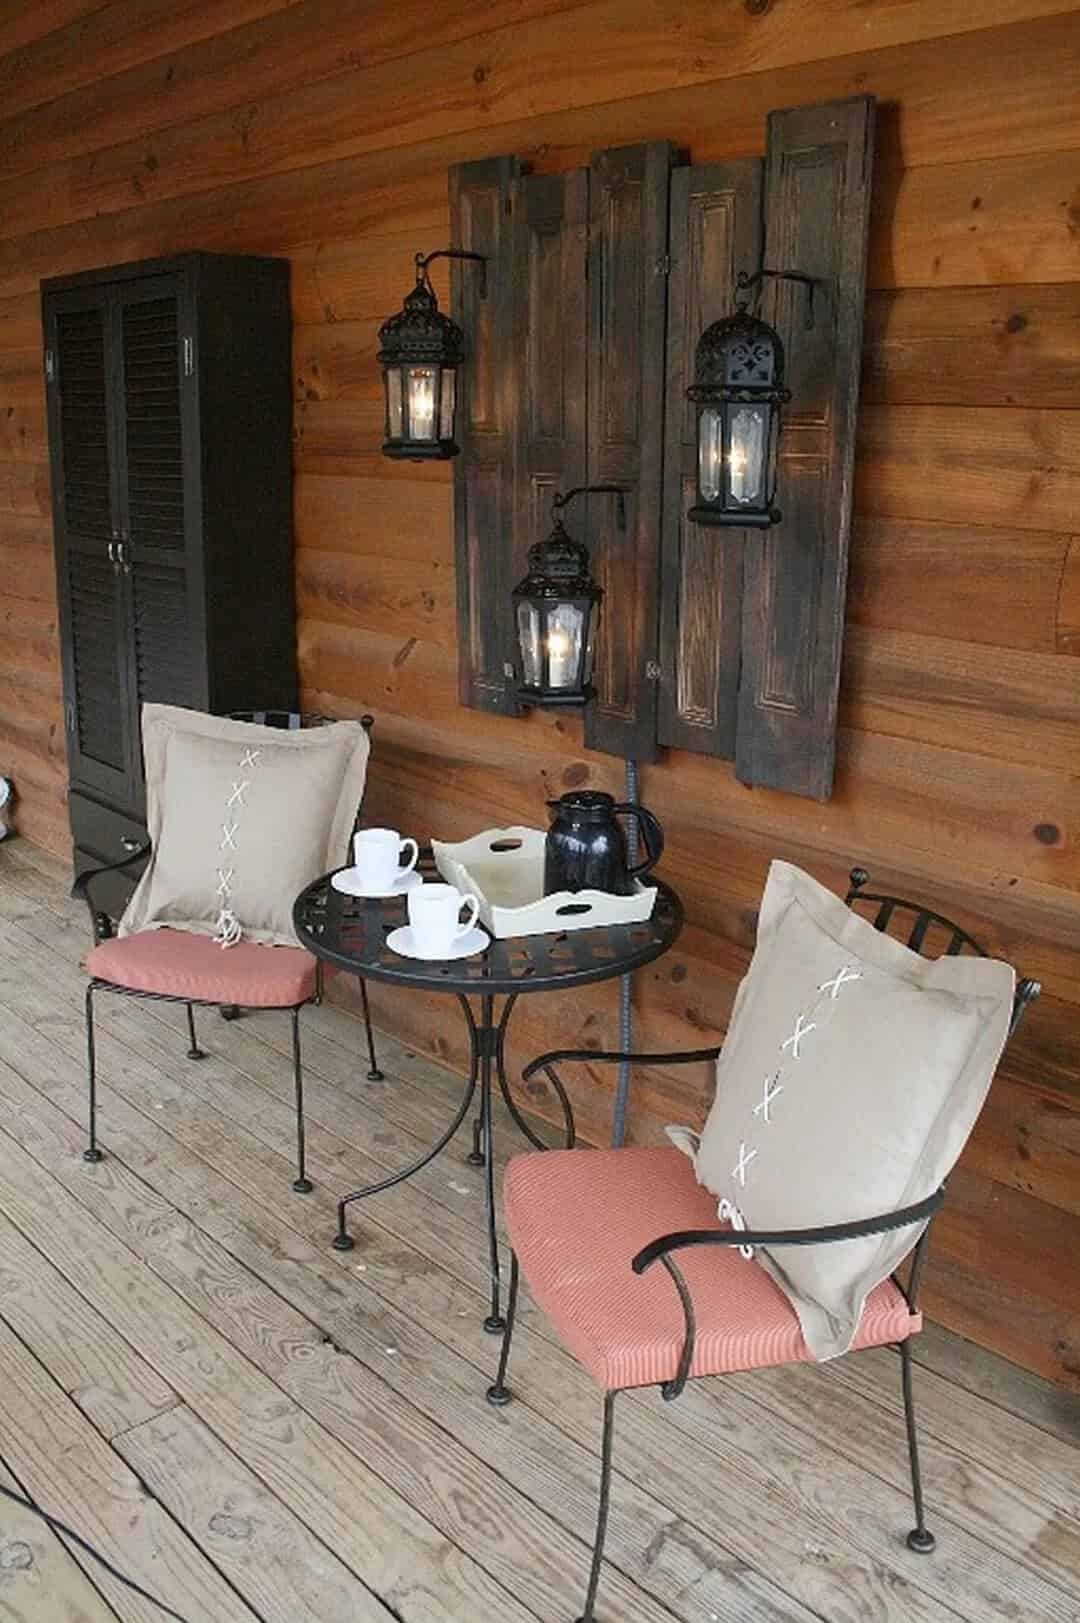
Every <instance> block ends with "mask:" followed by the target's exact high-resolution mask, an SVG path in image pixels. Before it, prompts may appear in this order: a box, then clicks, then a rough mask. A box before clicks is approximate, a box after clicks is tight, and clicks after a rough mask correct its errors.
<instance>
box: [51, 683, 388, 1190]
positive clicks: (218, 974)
mask: <svg viewBox="0 0 1080 1623" xmlns="http://www.w3.org/2000/svg"><path fill="white" fill-rule="evenodd" d="M232 719H233V720H235V721H250V722H255V723H257V724H259V725H261V726H269V727H281V728H288V729H292V728H296V727H316V726H322V725H324V724H325V723H326V722H328V721H329V720H330V719H331V718H330V717H328V716H322V715H316V714H313V713H309V712H297V711H287V710H243V711H235V712H234V713H233V717H232ZM361 719H362V722H363V725H364V727H365V728H367V730H368V731H369V732H370V730H371V728H372V727H373V726H374V718H373V717H371V716H364V717H362V718H361ZM359 816H360V809H359V807H358V808H357V813H356V821H357V822H358V821H359ZM150 849H151V847H150V842H149V840H147V841H146V842H145V843H143V844H139V845H135V846H134V847H133V848H132V850H130V851H129V852H128V853H127V855H126V856H125V857H123V858H122V860H121V861H119V862H110V863H106V864H104V865H103V866H101V867H98V868H89V869H87V870H86V871H85V872H83V873H81V874H80V875H79V876H78V878H77V879H76V880H75V883H74V885H73V886H72V888H71V894H72V896H74V897H76V898H77V899H80V900H82V901H84V902H85V903H86V905H87V907H88V909H89V912H90V922H91V927H92V929H93V935H94V948H93V950H92V951H91V953H90V954H89V956H88V959H87V969H88V971H89V973H90V979H89V981H88V982H87V986H86V1062H87V1082H88V1089H89V1142H88V1144H87V1147H86V1149H85V1150H84V1151H83V1159H84V1160H86V1161H100V1160H101V1158H102V1153H103V1152H102V1150H101V1147H100V1145H99V1144H98V1140H97V1055H96V1049H95V1041H94V995H95V993H97V992H116V993H119V994H120V995H121V996H123V997H135V998H147V999H149V1000H150V1001H152V1002H160V1003H182V1004H184V1006H185V1007H186V1010H187V1029H188V1051H187V1054H188V1058H189V1059H191V1060H200V1059H203V1058H205V1053H204V1050H203V1049H202V1048H200V1046H199V1043H198V1039H197V1036H196V1031H195V1009H196V1008H197V1007H198V1008H217V1009H218V1010H219V1011H220V1013H221V1015H222V1017H223V1018H224V1019H226V1020H233V1019H236V1018H237V1017H238V1016H239V1015H240V1013H241V1010H243V1009H251V1010H255V1009H276V1010H280V1011H281V1012H283V1013H288V1014H289V1015H290V1016H291V1020H292V1054H293V1078H294V1083H295V1090H296V1177H295V1179H294V1180H293V1185H292V1187H293V1188H294V1189H295V1190H296V1192H297V1194H308V1193H310V1191H311V1189H312V1187H313V1185H312V1183H311V1180H310V1178H309V1177H308V1176H307V1168H306V1164H305V1146H304V1073H303V1060H302V1054H301V1047H300V1011H301V1009H303V1008H306V1007H307V1006H308V1005H309V1004H313V1003H321V1001H322V995H323V966H322V963H321V961H319V960H316V959H314V958H312V957H311V955H310V954H309V953H307V952H304V951H303V949H302V948H300V947H295V948H290V947H260V946H258V945H256V944H253V943H241V945H240V946H238V947H235V948H232V949H230V951H229V952H227V953H222V952H220V951H215V952H213V953H212V954H211V953H210V952H208V950H207V949H208V946H209V944H210V943H209V938H208V937H205V936H192V935H185V933H184V932H182V931H177V930H169V931H149V932H145V934H146V936H147V943H146V951H147V954H148V955H150V956H151V957H152V958H153V962H152V963H144V964H141V965H140V966H139V971H140V972H139V973H137V974H135V973H132V974H130V976H129V973H128V969H127V966H125V965H124V964H122V963H121V962H120V954H118V953H116V952H115V950H114V951H113V952H112V953H110V952H109V950H108V948H107V947H106V944H107V943H111V942H113V941H114V940H115V928H114V920H113V917H112V916H111V914H110V913H109V911H108V910H107V908H105V907H104V906H103V905H101V903H100V898H99V900H98V901H97V902H95V899H94V887H95V885H100V881H101V880H102V878H103V876H106V875H115V874H119V873H122V872H123V871H124V870H125V869H128V868H131V867H132V866H133V865H134V864H136V863H139V862H141V861H142V860H143V859H144V858H146V857H147V856H149V854H150ZM170 938H171V939H170ZM127 939H128V940H129V941H134V940H135V939H136V938H135V937H128V938H127ZM140 939H141V937H140ZM102 948H105V949H106V950H105V951H100V950H99V949H102ZM95 959H97V964H95ZM113 959H115V960H116V962H115V963H114V962H113ZM133 967H134V966H133ZM170 985H173V986H175V987H179V986H181V985H182V986H183V988H184V989H183V990H182V991H181V990H172V991H170V990H165V989H164V988H166V987H168V986H170ZM150 986H152V987H153V988H154V989H152V990H151V989H148V987H150ZM193 988H194V989H195V990H192V989H193ZM200 989H202V990H203V994H204V995H202V996H199V995H197V992H198V990H200ZM360 996H361V1002H362V1006H363V1014H364V1026H365V1029H366V1033H367V1049H368V1060H369V1069H368V1073H367V1074H368V1078H369V1080H371V1081H382V1079H383V1073H382V1072H381V1071H380V1069H379V1066H378V1061H377V1059H376V1056H375V1037H374V1033H373V1031H372V1028H371V1012H370V1009H369V1007H368V995H367V986H366V985H365V983H364V981H362V980H361V981H360Z"/></svg>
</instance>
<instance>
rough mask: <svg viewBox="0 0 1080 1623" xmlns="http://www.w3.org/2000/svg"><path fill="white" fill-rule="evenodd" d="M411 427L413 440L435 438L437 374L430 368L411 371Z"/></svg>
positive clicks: (416, 367) (412, 369)
mask: <svg viewBox="0 0 1080 1623" xmlns="http://www.w3.org/2000/svg"><path fill="white" fill-rule="evenodd" d="M409 427H410V429H411V432H412V437H413V439H416V440H433V439H434V438H435V372H434V370H433V368H431V367H429V366H414V367H411V368H410V371H409Z"/></svg>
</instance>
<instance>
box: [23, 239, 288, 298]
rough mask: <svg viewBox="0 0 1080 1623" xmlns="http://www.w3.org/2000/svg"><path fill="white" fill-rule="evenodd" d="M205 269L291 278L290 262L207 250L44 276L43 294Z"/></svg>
mask: <svg viewBox="0 0 1080 1623" xmlns="http://www.w3.org/2000/svg"><path fill="white" fill-rule="evenodd" d="M201 265H221V266H225V265H245V266H250V267H251V268H253V269H254V267H256V266H260V267H264V268H265V269H266V270H267V272H268V273H271V274H273V273H274V272H276V273H277V274H279V275H282V276H286V277H287V276H288V273H289V268H290V262H289V260H287V259H280V258H273V257H271V256H269V255H266V254H215V253H209V252H207V251H206V250H204V249H201V248H200V249H192V250H189V251H188V252H186V253H180V254H167V255H165V256H163V257H162V258H159V259H133V260H126V261H125V262H124V263H123V264H119V265H101V266H99V267H97V268H96V269H94V270H84V271H74V272H72V273H71V274H70V275H67V276H43V277H42V279H41V292H42V293H43V294H45V293H64V292H67V291H68V290H69V289H70V288H77V287H90V286H93V285H94V283H98V282H127V281H134V280H135V279H136V278H141V277H144V276H157V275H163V274H167V273H169V272H173V273H179V272H184V271H191V270H197V269H198V268H199V267H200V266H201Z"/></svg>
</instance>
